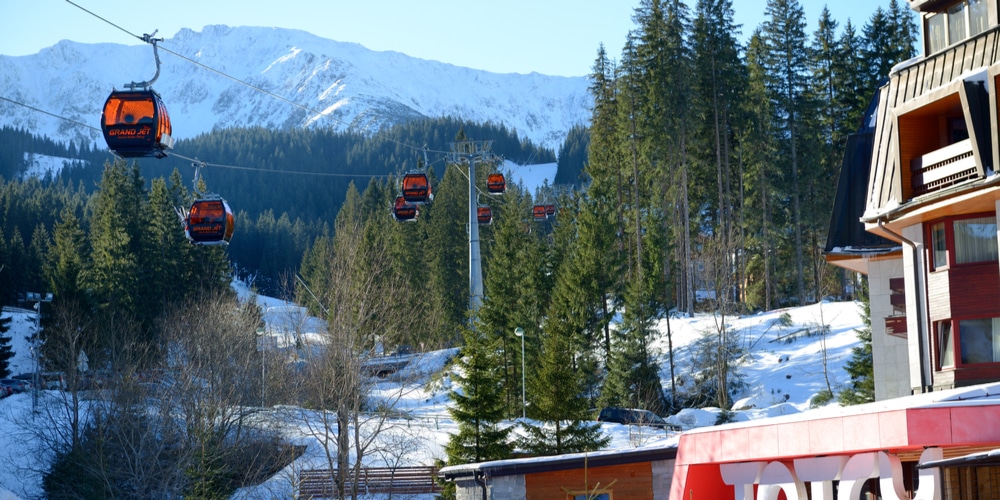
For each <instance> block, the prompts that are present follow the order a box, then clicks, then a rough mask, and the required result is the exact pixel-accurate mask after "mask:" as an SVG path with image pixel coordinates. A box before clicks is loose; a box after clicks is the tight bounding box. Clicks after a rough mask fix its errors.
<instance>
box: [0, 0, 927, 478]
mask: <svg viewBox="0 0 1000 500" xmlns="http://www.w3.org/2000/svg"><path fill="white" fill-rule="evenodd" d="M634 21H635V24H636V26H635V28H634V29H633V30H632V31H631V32H630V33H629V36H628V37H627V40H626V41H625V44H624V47H623V49H622V52H621V54H620V55H619V56H617V57H615V56H612V55H611V54H608V53H607V51H606V49H605V48H604V46H603V45H602V46H601V47H598V48H597V51H596V57H595V61H594V66H593V71H592V74H591V75H590V90H591V95H592V98H593V104H592V117H591V122H590V123H589V125H588V126H586V127H581V128H579V129H574V130H573V131H572V132H571V133H570V135H569V136H568V137H567V140H566V142H565V144H564V145H563V146H562V147H561V148H560V151H559V153H560V156H559V172H558V173H557V183H556V184H555V185H551V186H550V185H545V186H542V187H541V188H539V189H538V190H537V191H535V192H528V191H527V190H526V189H525V188H524V187H523V186H517V185H510V186H509V187H508V191H507V193H506V194H504V195H502V196H490V195H486V194H482V195H480V197H479V200H478V202H479V203H480V204H487V205H489V206H490V207H491V208H492V213H493V217H494V220H493V223H492V224H491V225H488V226H482V227H481V232H480V240H481V245H482V263H483V276H484V292H485V297H484V299H483V302H482V306H481V307H480V308H479V310H478V311H477V314H476V316H475V317H474V318H471V319H472V320H473V321H471V322H470V321H469V320H470V317H469V282H468V275H469V269H468V259H469V252H468V243H467V227H466V226H467V224H468V222H469V221H468V213H469V208H468V206H467V203H466V200H467V198H468V180H467V178H466V176H467V175H468V166H467V164H464V163H462V162H455V161H452V160H451V158H450V157H449V156H448V155H446V154H444V153H445V152H447V151H448V150H449V143H450V142H453V141H463V140H468V139H475V140H492V141H493V144H492V151H493V152H494V153H496V154H497V155H498V156H502V157H504V158H506V159H509V160H513V161H515V162H523V163H544V162H552V161H555V157H554V154H553V153H552V152H551V151H546V150H544V149H540V148H537V147H535V146H533V145H532V144H531V143H530V141H525V140H523V139H520V138H518V136H517V133H516V132H514V131H510V130H507V129H505V128H504V127H502V126H497V125H493V124H470V123H465V122H462V121H460V120H457V119H452V118H442V119H438V120H428V121H421V122H413V123H410V124H406V125H402V126H399V127H394V128H392V129H389V130H386V131H383V132H381V133H379V134H377V135H375V136H372V137H365V136H355V135H352V134H343V133H333V132H329V131H324V130H312V129H310V130H295V131H272V130H265V129H232V130H219V131H216V132H213V133H211V134H206V135H203V136H199V137H196V138H194V139H190V140H183V141H180V142H179V143H178V144H177V145H176V148H175V150H176V152H178V153H179V154H182V155H185V156H188V157H197V158H200V159H202V160H204V161H207V162H210V163H212V164H213V165H214V166H208V167H206V168H204V169H202V175H203V181H204V184H205V187H206V189H207V190H208V191H211V192H216V193H219V194H221V195H223V196H224V197H226V198H227V199H228V200H229V202H230V205H231V206H233V207H234V209H235V210H237V211H238V214H237V220H238V223H237V228H236V236H235V237H234V238H233V241H232V244H231V245H230V246H229V247H228V248H227V249H222V248H202V247H193V246H191V245H188V244H187V243H186V242H185V241H184V238H183V235H182V232H181V230H180V226H179V223H178V220H177V216H176V214H175V213H174V212H173V207H176V206H184V205H185V204H187V203H190V201H191V199H192V198H193V193H192V191H193V188H194V185H193V184H192V182H193V169H192V168H191V165H190V161H187V160H182V159H180V158H177V157H172V158H168V159H166V160H159V161H154V160H142V161H141V162H125V161H122V160H117V161H114V160H111V159H109V158H110V157H109V156H108V155H107V153H106V152H103V151H100V150H93V149H90V148H88V147H80V146H78V145H76V146H74V145H69V146H60V145H57V144H53V143H51V141H47V140H45V139H44V138H37V137H32V136H31V135H30V134H29V133H27V132H25V131H20V130H9V129H3V130H0V150H2V152H0V160H2V162H3V163H2V164H0V172H2V175H3V180H2V183H0V230H2V234H0V297H3V299H4V301H5V302H11V301H12V300H14V298H15V297H16V295H17V294H18V293H23V292H24V291H39V292H44V291H52V292H53V293H55V295H56V301H61V300H70V299H72V300H73V301H74V302H76V303H79V304H82V307H86V308H87V310H88V311H93V312H96V313H100V315H105V316H107V317H109V318H111V317H117V316H119V315H127V316H128V317H129V319H130V321H135V322H136V323H137V324H139V325H141V326H142V329H141V331H142V332H144V333H143V335H146V337H145V340H147V341H148V342H149V344H150V345H154V346H155V345H156V338H157V335H158V332H159V327H158V325H159V323H158V322H157V319H158V318H161V317H162V314H163V313H164V312H165V311H168V310H169V309H170V308H171V306H172V305H175V304H176V303H177V302H176V301H178V300H181V299H185V298H190V297H192V296H198V295H200V294H204V293H208V292H217V291H218V290H220V289H223V288H225V287H226V284H227V282H228V279H229V277H230V273H231V271H232V268H235V269H236V271H237V272H238V273H239V274H240V275H241V276H243V277H246V276H252V277H256V279H257V281H256V284H257V285H258V287H259V288H261V289H263V290H265V291H268V293H269V294H273V295H277V296H281V297H287V298H294V299H295V300H297V301H298V302H299V303H300V304H302V305H304V306H307V307H308V308H309V309H310V311H311V313H312V314H315V315H317V316H320V317H325V318H327V322H328V324H330V325H331V326H332V327H335V328H341V329H342V326H341V323H342V321H340V319H341V318H347V319H351V318H353V316H352V315H354V314H360V313H364V312H366V311H367V310H368V309H366V305H367V303H359V304H352V305H351V307H352V309H351V310H342V309H341V308H340V307H337V306H338V304H340V303H341V302H344V303H345V304H346V303H349V302H350V300H348V299H352V298H351V297H348V298H344V297H343V289H344V286H345V284H344V282H343V281H341V280H340V278H337V277H343V276H346V277H347V278H343V279H348V280H351V284H352V286H351V287H350V289H352V290H360V291H364V290H379V291H380V292H379V294H378V295H379V296H378V297H368V298H367V300H373V301H376V302H378V304H379V306H380V308H378V309H377V310H378V311H381V312H380V313H379V314H389V312H391V311H396V312H397V313H399V315H396V316H394V317H397V318H398V317H405V318H409V320H408V321H393V322H392V325H393V326H392V327H391V328H392V330H393V331H391V332H390V331H380V332H379V331H378V330H379V329H378V328H372V326H371V324H372V323H371V322H372V321H373V320H374V321H376V323H377V319H378V318H372V317H364V318H362V319H357V318H355V320H356V321H358V322H359V324H363V325H364V328H363V330H364V331H365V332H372V333H371V335H372V336H383V335H384V336H385V338H405V339H406V343H407V346H408V347H411V348H415V349H431V348H437V347H444V346H464V351H463V356H462V357H461V360H460V363H461V364H462V366H463V367H464V370H462V375H461V377H460V378H459V380H458V382H459V384H460V385H461V386H462V388H463V390H462V392H461V393H456V394H454V395H453V398H454V399H455V401H456V404H455V409H454V410H453V411H454V417H455V418H456V419H457V420H458V421H459V422H460V431H461V432H460V433H459V434H458V435H456V436H454V438H453V442H452V443H449V446H448V454H449V460H448V461H449V463H461V462H465V461H470V460H490V459H495V458H503V457H504V456H507V455H509V454H510V453H511V449H512V443H509V442H508V440H509V436H508V433H507V432H504V431H503V429H501V428H500V427H499V422H500V420H502V419H509V418H516V417H517V416H519V415H520V414H521V412H522V411H525V412H526V413H527V416H528V417H529V418H531V419H533V422H534V423H533V424H531V425H537V427H530V426H529V428H528V431H527V433H526V435H528V436H533V438H531V437H529V438H527V439H528V441H526V442H523V443H520V447H521V448H522V449H531V450H536V451H538V452H539V453H567V452H572V451H581V450H586V449H592V448H594V447H596V446H599V445H600V442H601V440H600V439H599V438H597V437H596V436H595V435H594V429H593V427H592V426H589V425H586V424H581V422H584V421H586V420H588V419H590V418H591V417H592V415H591V414H590V412H589V409H591V408H594V407H601V406H627V407H633V408H646V409H650V410H653V411H655V412H656V413H659V414H667V413H670V412H672V411H675V410H677V409H679V408H682V407H693V406H705V405H712V406H719V407H722V408H724V409H729V408H730V407H731V403H732V397H733V396H734V395H735V394H736V393H737V392H738V391H739V390H740V388H741V381H740V376H739V371H738V362H737V360H738V359H739V357H740V349H741V346H740V342H738V341H737V339H736V336H735V335H733V334H732V332H729V331H728V330H727V326H726V321H725V318H726V316H727V315H735V314H745V313H749V312H753V311H760V310H768V309H773V308H775V307H783V306H792V305H803V304H806V303H809V302H813V301H817V300H821V299H822V298H824V297H827V296H836V297H841V298H847V297H852V294H853V293H854V289H855V287H854V281H855V279H856V278H854V277H851V276H846V275H844V274H843V273H841V272H839V271H837V270H835V269H834V268H832V267H830V266H828V265H827V264H826V263H825V261H824V259H823V256H822V255H821V249H822V247H823V244H824V243H825V240H826V231H827V228H828V226H829V221H830V216H831V213H830V211H831V207H832V205H833V197H834V195H835V189H836V185H837V182H836V180H837V177H838V175H839V168H840V164H841V160H842V156H843V148H844V143H845V139H846V137H847V136H848V135H849V134H850V133H852V132H854V131H855V130H856V129H857V128H858V127H859V125H860V123H859V122H860V119H861V116H862V114H863V112H864V110H865V108H866V106H867V104H868V103H869V101H870V99H871V97H872V96H873V95H874V94H875V92H876V89H877V88H878V86H879V84H880V82H881V81H882V80H883V79H884V78H886V77H887V75H888V74H889V71H890V69H891V67H892V65H894V64H896V63H898V62H900V61H904V60H907V59H909V58H911V57H912V56H913V55H914V54H915V48H914V47H915V44H916V40H917V34H918V30H917V26H916V23H915V19H914V15H913V13H912V12H911V11H910V10H909V9H908V8H907V7H906V6H903V5H900V1H899V0H889V5H888V8H887V9H882V8H879V9H877V10H876V12H875V13H874V14H873V15H872V17H871V18H870V19H869V20H868V21H867V22H866V23H865V25H864V26H863V27H862V28H860V30H859V29H858V28H856V27H855V26H854V25H853V24H852V23H851V22H850V21H848V22H846V23H845V24H844V25H843V26H839V24H838V23H837V22H836V21H834V20H833V19H832V18H831V17H830V13H829V11H828V10H826V9H824V10H823V12H822V14H821V16H820V18H819V21H818V23H817V25H816V26H814V27H813V28H812V30H811V31H808V30H807V26H806V22H805V16H804V12H803V9H802V6H801V5H800V4H799V2H798V1H797V0H768V2H767V8H766V21H765V22H764V23H763V24H762V25H761V26H759V27H757V28H755V29H754V30H753V31H752V33H751V35H750V36H749V39H748V42H747V43H746V44H745V45H744V44H741V43H740V42H739V40H738V39H737V37H738V36H739V33H740V29H741V27H740V26H737V25H735V24H734V21H733V7H732V2H731V0H698V1H697V2H696V4H695V6H694V8H693V9H690V8H689V7H688V5H687V4H686V3H685V2H683V1H680V0H641V1H640V3H639V6H638V7H637V8H636V9H635V13H634ZM18 148H21V149H18ZM60 148H62V149H60ZM36 150H37V151H38V152H44V154H50V155H53V156H60V157H67V158H79V159H80V160H82V161H80V162H74V163H73V164H71V165H67V166H66V168H64V169H63V171H62V172H61V173H60V174H59V175H57V176H55V177H54V178H52V177H51V176H49V177H45V178H41V179H38V178H27V179H25V178H22V177H21V170H23V163H24V157H23V154H24V153H23V152H24V151H36ZM425 151H426V154H425ZM71 153H73V154H71ZM96 165H100V168H98V167H97V166H96ZM477 166H478V167H479V168H477V179H476V184H477V185H478V186H479V187H480V189H484V188H485V177H486V175H487V174H488V173H489V172H492V171H495V170H496V169H497V168H499V164H498V162H497V161H496V158H483V159H482V161H481V164H480V165H477ZM414 169H425V171H426V172H428V175H429V176H430V179H431V182H432V184H433V190H434V201H433V203H431V204H428V205H424V206H421V207H420V213H419V215H418V217H417V220H416V222H412V223H396V222H394V221H393V220H392V217H391V216H390V212H389V207H390V206H391V202H392V200H393V199H394V198H395V197H396V196H397V194H398V193H399V186H398V185H399V180H400V177H401V176H402V175H403V174H404V173H405V172H407V171H410V170H414ZM293 172H299V173H293ZM301 172H306V173H311V174H306V173H301ZM330 174H336V176H334V175H330ZM189 186H190V187H189ZM536 204H552V205H554V206H555V207H556V211H555V214H554V216H553V217H549V218H545V219H543V220H538V219H535V218H533V217H532V215H531V214H532V208H533V206H534V205H536ZM345 249H350V252H348V251H347V250H345ZM359 249H364V251H360V250H359ZM373 255H374V256H377V258H375V257H372V256H373ZM348 257H350V258H348ZM345 266H346V267H348V268H349V269H347V270H345ZM296 275H297V276H300V277H301V279H299V278H297V277H296ZM366 280H375V281H376V282H371V283H369V281H366ZM362 282H364V283H366V284H365V285H364V286H359V283H362ZM386 283H392V284H393V286H392V287H386V286H379V285H385V284H386ZM400 284H402V286H400ZM385 290H391V291H389V292H385ZM338 297H340V298H338ZM341 299H344V300H343V301H342V300H341ZM54 302H55V301H54ZM387 305H388V306H389V307H386V306H387ZM401 311H405V314H404V313H402V312H401ZM697 311H709V312H712V313H714V314H716V315H717V316H718V317H719V321H718V322H717V324H718V327H717V328H716V329H715V330H713V331H711V332H705V339H704V342H702V343H701V344H700V345H701V346H702V347H701V348H699V350H698V351H699V352H698V353H696V356H695V358H694V360H693V361H692V366H685V367H680V366H675V363H674V359H673V352H672V348H671V345H672V344H671V341H670V330H669V322H668V323H666V325H667V327H666V332H665V337H666V338H665V339H661V338H660V335H661V333H660V327H659V324H660V323H661V321H662V320H664V319H666V318H668V317H669V315H671V314H687V315H690V314H694V313H695V312H697ZM612 321H614V322H615V323H616V324H615V325H614V327H612ZM387 329H388V327H387ZM516 329H520V330H517V331H518V332H520V334H521V335H522V337H520V338H518V337H517V336H515V335H514V332H515V330H516ZM400 330H405V332H402V331H400ZM403 333H405V335H404V334H403ZM393 334H396V335H393ZM660 340H665V343H664V345H666V351H665V352H659V351H657V350H656V349H654V347H653V346H654V341H657V342H658V341H660ZM521 342H524V349H523V350H522V348H521V346H522V345H521ZM96 345H101V344H100V343H98V344H96ZM657 345H659V343H658V344H657ZM102 347H103V349H104V352H109V353H110V352H112V351H113V350H114V349H115V346H114V345H103V346H102ZM385 347H387V348H391V347H397V346H392V345H386V346H385ZM522 353H523V356H524V357H525V358H526V359H522ZM162 354H163V353H159V355H162ZM157 355H158V354H157V353H156V352H155V349H154V350H152V352H151V353H150V354H149V355H148V356H152V357H155V356H157ZM112 358H113V356H111V355H110V354H108V355H107V356H105V357H104V359H112ZM92 359H101V356H95V357H92ZM522 366H528V367H531V373H532V377H531V378H530V379H527V382H526V387H524V388H523V389H524V393H525V394H526V400H527V401H531V404H530V405H526V404H525V400H523V399H522V387H521V381H522V375H523V374H522V373H521V369H522ZM682 370H683V371H682ZM681 373H684V376H681ZM829 389H830V390H831V391H832V390H834V389H835V388H832V387H831V388H829Z"/></svg>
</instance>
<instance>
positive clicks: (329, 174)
mask: <svg viewBox="0 0 1000 500" xmlns="http://www.w3.org/2000/svg"><path fill="white" fill-rule="evenodd" d="M167 156H176V157H178V158H180V159H182V160H187V161H190V162H197V163H200V164H202V165H204V166H206V167H219V168H228V169H231V170H247V171H253V172H269V173H275V174H295V175H314V176H317V177H370V178H374V177H392V175H393V174H342V173H337V172H304V171H301V170H271V169H267V168H262V167H244V166H239V165H224V164H221V163H211V162H206V161H202V160H199V159H197V158H188V157H187V156H184V155H182V154H178V153H177V152H174V151H171V152H169V153H167Z"/></svg>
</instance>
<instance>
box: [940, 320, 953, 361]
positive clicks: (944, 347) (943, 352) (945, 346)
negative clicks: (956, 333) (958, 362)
mask: <svg viewBox="0 0 1000 500" xmlns="http://www.w3.org/2000/svg"><path fill="white" fill-rule="evenodd" d="M937 345H938V365H940V366H941V367H942V368H944V367H949V366H955V347H954V343H953V342H952V338H951V321H941V322H939V323H938V324H937Z"/></svg>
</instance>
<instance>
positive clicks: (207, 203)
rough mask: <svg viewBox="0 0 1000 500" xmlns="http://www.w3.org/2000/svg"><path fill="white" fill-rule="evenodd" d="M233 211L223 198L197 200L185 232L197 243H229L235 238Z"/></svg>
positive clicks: (188, 218)
mask: <svg viewBox="0 0 1000 500" xmlns="http://www.w3.org/2000/svg"><path fill="white" fill-rule="evenodd" d="M234 222H235V221H234V219H233V211H232V210H231V209H230V208H229V204H227V203H226V200H223V199H222V198H208V199H200V200H195V202H194V204H192V205H191V210H190V211H189V212H188V216H187V221H186V224H185V225H184V233H185V235H186V236H187V237H188V239H189V240H191V242H192V243H194V244H197V245H228V244H229V240H231V239H232V238H233V229H234V226H235V224H234Z"/></svg>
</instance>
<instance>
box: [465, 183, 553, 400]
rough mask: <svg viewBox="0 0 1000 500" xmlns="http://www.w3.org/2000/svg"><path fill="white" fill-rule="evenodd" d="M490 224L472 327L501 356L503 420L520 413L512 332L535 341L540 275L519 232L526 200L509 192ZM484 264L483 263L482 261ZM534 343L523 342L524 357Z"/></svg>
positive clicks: (531, 242) (532, 247) (533, 245)
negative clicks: (490, 238) (481, 296)
mask: <svg viewBox="0 0 1000 500" xmlns="http://www.w3.org/2000/svg"><path fill="white" fill-rule="evenodd" d="M494 205H495V206H496V207H497V208H498V209H499V210H497V211H496V216H495V217H494V219H495V221H494V223H493V241H492V242H491V243H490V245H489V246H490V257H489V259H488V266H487V269H486V270H484V273H483V291H484V294H485V297H484V299H483V304H482V306H481V307H480V308H479V318H478V321H479V323H478V327H477V328H479V329H480V330H481V331H482V332H483V334H484V335H486V336H488V337H490V338H493V339H495V340H496V341H497V342H498V343H499V345H500V355H501V356H502V357H503V361H502V365H501V366H502V370H503V374H502V377H503V387H504V404H505V405H506V407H507V416H508V417H514V416H516V415H520V414H521V411H520V409H521V407H522V404H523V402H522V401H521V386H520V384H521V373H520V370H521V361H520V356H521V351H520V344H519V342H518V339H517V338H515V337H514V330H515V329H516V328H523V329H524V330H525V332H526V333H525V335H527V336H528V338H531V339H533V338H537V328H536V327H534V326H533V325H537V324H540V323H541V314H542V311H541V309H540V307H541V303H542V302H543V297H542V291H541V290H540V289H539V288H538V287H537V286H536V285H538V284H539V283H540V280H541V277H540V274H541V273H542V272H543V266H542V263H541V262H539V259H538V255H540V254H541V249H540V248H539V246H540V243H539V242H538V240H537V239H535V238H533V237H532V236H531V234H529V233H528V232H527V231H526V230H525V226H524V222H523V221H522V218H523V217H524V216H525V214H527V213H528V211H529V210H530V209H531V204H530V198H528V196H527V195H526V194H525V193H523V192H521V190H520V189H510V188H508V191H507V193H506V194H504V196H503V203H502V204H499V205H498V206H497V205H496V204H494ZM484 260H487V259H484ZM535 345H536V344H535V343H534V342H532V343H529V344H528V346H529V347H530V348H531V349H528V353H529V354H530V353H531V352H533V348H534V346H535Z"/></svg>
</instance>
